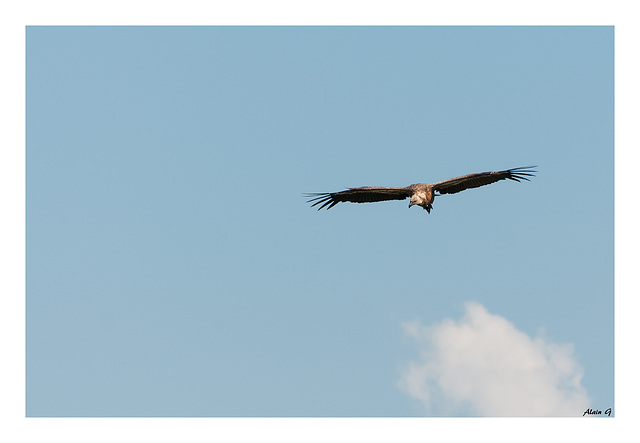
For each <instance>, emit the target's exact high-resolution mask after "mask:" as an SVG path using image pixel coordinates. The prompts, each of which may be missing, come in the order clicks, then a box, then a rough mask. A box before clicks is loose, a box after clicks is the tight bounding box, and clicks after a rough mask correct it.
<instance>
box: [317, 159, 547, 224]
mask: <svg viewBox="0 0 640 443" xmlns="http://www.w3.org/2000/svg"><path fill="white" fill-rule="evenodd" d="M535 167H536V166H524V167H521V168H513V169H507V170H505V171H498V172H476V173H474V174H467V175H463V176H461V177H455V178H450V179H448V180H443V181H441V182H438V183H416V184H414V185H409V186H406V187H404V188H392V187H386V186H362V187H360V188H347V190H346V191H340V192H324V193H312V194H306V196H307V197H311V198H310V199H309V200H307V203H311V202H313V204H312V205H311V206H312V207H313V206H316V205H320V207H318V211H319V210H320V209H322V208H324V207H326V208H327V209H331V208H333V207H334V206H335V205H337V204H338V203H340V202H352V203H371V202H380V201H386V200H404V199H406V198H410V201H409V207H411V206H413V205H418V206H422V207H423V208H424V209H425V210H426V211H427V212H428V213H431V209H432V203H433V200H434V199H435V197H436V196H438V195H444V194H456V193H458V192H460V191H464V190H465V189H471V188H479V187H480V186H484V185H489V184H491V183H495V182H497V181H500V180H505V179H509V180H513V181H517V182H520V180H526V181H529V179H528V178H527V177H533V176H535V172H536V171H534V170H533V169H531V168H535Z"/></svg>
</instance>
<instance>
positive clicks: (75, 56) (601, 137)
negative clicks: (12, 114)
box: [26, 27, 615, 416]
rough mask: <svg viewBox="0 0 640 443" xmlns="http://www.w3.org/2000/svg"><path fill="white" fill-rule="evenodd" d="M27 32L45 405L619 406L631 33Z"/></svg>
mask: <svg viewBox="0 0 640 443" xmlns="http://www.w3.org/2000/svg"><path fill="white" fill-rule="evenodd" d="M26 37H27V38H26V49H27V52H26V54H27V63H26V74H27V76H26V85H27V94H26V106H27V114H26V116H27V131H26V137H27V149H26V162H27V182H26V183H27V188H26V189H27V194H26V195H27V203H26V209H27V212H26V216H27V226H26V233H27V243H26V254H27V262H26V263H27V279H26V284H27V304H26V309H27V340H26V344H27V360H26V363H27V398H26V399H27V415H30V416H421V415H435V416H438V415H456V416H467V415H509V411H514V410H518V411H519V410H522V411H524V412H523V414H524V415H577V416H580V415H582V413H583V412H584V407H583V406H584V405H586V406H587V407H591V408H597V409H602V410H605V409H606V408H609V407H612V408H614V406H615V405H614V398H613V324H614V323H613V160H614V156H613V28H611V27H577V28H576V27H574V28H547V27H535V28H519V27H507V28H483V27H474V28H448V27H431V28H429V27H395V28H394V27H390V28H375V27H365V28H332V27H325V28H304V27H297V28H295V27H294V28H234V27H222V28H209V27H188V28H187V27H185V28H160V27H157V28H156V27H147V28H93V27H85V28H48V27H31V28H28V29H27V35H26ZM527 165H538V168H537V170H538V171H539V172H538V174H537V177H535V179H533V180H532V181H531V182H530V183H522V184H518V183H513V182H500V183H497V184H494V185H491V186H488V187H483V188H480V189H474V190H469V191H465V192H463V193H461V194H456V195H449V196H442V197H439V198H436V201H435V203H434V209H433V210H432V212H431V214H429V215H428V214H427V213H426V212H425V211H423V210H422V209H421V208H418V207H414V208H411V209H407V205H408V202H397V201H396V202H385V203H378V204H369V205H355V204H340V205H338V206H336V207H335V208H333V209H331V210H330V211H321V212H317V211H315V210H314V209H312V208H310V207H309V205H308V204H306V203H305V199H304V198H303V197H302V194H303V193H305V192H328V191H338V190H341V189H343V188H344V187H346V186H363V185H381V186H405V185H408V184H410V183H417V182H435V181H439V180H443V179H445V178H449V177H454V176H457V175H462V174H466V173H470V172H479V171H487V170H499V169H506V168H510V167H517V166H527ZM594 177H595V178H596V179H597V181H598V184H599V186H597V187H587V186H586V185H587V183H586V181H587V180H591V179H592V178H594ZM496 330H498V331H500V332H499V337H501V338H506V339H505V340H500V342H499V343H496V341H494V340H492V337H495V336H494V335H492V333H491V331H496ZM487 331H489V332H487ZM445 332H446V333H445ZM467 333H468V334H470V335H464V334H467ZM443 337H448V339H447V340H444V339H443ZM461 337H462V338H465V337H466V338H469V337H471V339H470V343H474V349H481V350H486V352H478V353H476V354H475V356H474V355H472V357H473V358H464V359H462V358H460V357H461V356H463V355H464V356H465V357H466V356H469V355H470V352H469V349H468V348H464V347H463V348H461V349H460V351H459V352H453V353H450V352H447V351H451V350H452V349H454V350H455V349H458V348H457V347H456V344H458V343H460V340H461ZM510 338H513V340H511V339H510ZM515 350H517V353H516V352H515ZM520 352H522V354H519V353H520ZM451 354H453V358H452V357H451ZM488 355H490V356H492V357H491V358H488V357H487V356H488ZM514 355H519V356H522V358H516V359H513V358H512V357H513V356H514ZM507 357H510V358H507ZM505 358H507V363H505ZM525 360H526V361H532V362H535V364H533V367H534V368H536V369H535V370H533V371H531V370H529V369H530V368H529V367H528V366H527V367H525V368H523V366H522V365H521V364H520V363H519V362H522V361H525ZM496 362H497V363H496ZM493 365H495V366H493ZM525 366H526V365H525ZM434 368H437V369H434ZM477 368H485V369H486V371H485V372H482V373H480V372H478V369H477ZM495 368H500V369H501V370H504V371H505V372H504V376H503V377H498V378H497V379H495V378H494V379H490V378H483V377H486V376H487V374H488V373H495V371H494V369H495ZM527 368H529V369H527ZM438 371H442V372H438ZM438 374H454V378H453V380H452V381H451V382H450V383H448V384H447V383H444V384H443V383H442V382H439V381H438V380H442V377H440V378H438V377H437V376H438ZM507 379H509V380H513V379H515V380H516V383H515V384H514V385H508V384H506V380H507ZM469 380H479V382H478V383H479V384H478V385H476V386H470V387H469V389H468V390H466V391H465V392H460V391H459V390H456V389H452V388H451V386H460V385H463V384H464V383H466V382H468V381H469ZM501 380H503V381H505V385H501ZM540 380H546V381H547V382H546V383H547V384H545V385H544V386H542V387H541V388H540V389H537V390H536V391H539V392H542V393H544V396H541V397H539V398H538V397H535V398H533V399H531V401H529V400H527V401H525V402H524V403H525V405H522V403H523V400H522V398H523V396H524V398H527V397H526V395H527V394H526V393H527V391H526V389H527V388H528V387H531V386H539V385H538V383H541V381H540ZM486 386H495V388H492V389H487V388H486ZM514 386H515V387H514ZM480 388H482V389H480ZM507 388H508V389H507ZM520 388H523V389H525V391H523V392H524V393H523V395H522V396H515V397H516V398H512V397H513V396H503V393H504V392H505V391H506V390H511V391H513V389H520ZM529 395H531V396H536V395H538V394H537V393H536V392H534V393H529ZM540 395H542V394H540ZM534 400H536V401H540V403H541V404H543V406H541V407H538V408H534V407H533V406H532V404H533V403H535V401H534ZM547 400H549V401H547ZM551 401H553V402H555V403H557V404H558V405H559V406H557V407H555V408H551V409H549V408H547V407H546V406H544V405H547V404H549V403H550V402H551ZM555 403H554V404H555ZM488 405H494V406H492V407H489V406H488ZM495 405H498V406H495ZM532 408H533V409H532ZM567 408H569V409H567ZM571 408H573V409H575V414H572V413H571V412H570V411H571V410H573V409H571Z"/></svg>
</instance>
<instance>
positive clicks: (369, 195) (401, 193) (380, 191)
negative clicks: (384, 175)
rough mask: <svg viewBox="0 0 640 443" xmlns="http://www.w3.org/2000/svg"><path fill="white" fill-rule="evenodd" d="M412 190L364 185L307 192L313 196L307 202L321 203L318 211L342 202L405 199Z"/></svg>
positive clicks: (309, 195)
mask: <svg viewBox="0 0 640 443" xmlns="http://www.w3.org/2000/svg"><path fill="white" fill-rule="evenodd" d="M411 193H412V191H411V190H410V189H409V188H408V187H407V188H391V187H381V186H363V187H360V188H348V189H347V190H346V191H341V192H325V193H313V194H306V196H307V197H312V198H310V199H309V200H307V203H311V202H314V203H313V204H312V205H311V206H312V207H313V206H316V205H321V206H320V207H319V208H318V211H319V210H320V209H322V208H324V207H327V209H331V208H332V207H334V206H335V205H337V204H338V203H340V202H352V203H371V202H381V201H385V200H404V199H405V198H408V197H411Z"/></svg>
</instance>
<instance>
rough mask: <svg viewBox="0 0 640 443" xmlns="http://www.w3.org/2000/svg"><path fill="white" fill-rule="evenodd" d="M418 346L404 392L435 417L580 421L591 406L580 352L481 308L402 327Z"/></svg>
mask: <svg viewBox="0 0 640 443" xmlns="http://www.w3.org/2000/svg"><path fill="white" fill-rule="evenodd" d="M403 328H404V331H405V333H406V334H407V335H408V336H410V337H412V338H414V339H415V340H417V342H418V344H419V348H420V361H418V362H411V363H409V364H408V365H407V367H406V368H405V370H404V372H403V375H402V378H401V380H400V381H399V385H400V387H401V388H402V389H403V390H405V391H406V392H407V393H408V394H409V395H411V396H412V397H414V398H416V399H418V400H420V401H421V402H422V403H423V404H424V405H425V407H426V410H427V412H428V413H429V414H431V415H460V414H465V415H467V414H468V415H478V416H494V417H496V416H581V415H582V413H583V412H584V411H585V410H586V409H587V408H588V406H589V398H588V396H587V392H586V390H585V389H584V388H583V387H582V385H581V384H580V382H581V379H582V373H583V370H582V368H581V367H580V366H579V365H578V363H577V362H576V360H575V358H574V356H573V346H572V345H570V344H567V345H557V344H554V343H551V342H549V341H548V340H545V339H543V338H541V337H535V338H531V337H529V336H528V335H527V334H525V333H524V332H522V331H519V330H518V329H516V327H515V326H514V325H513V324H512V323H510V322H509V321H508V320H506V319H505V318H503V317H500V316H499V315H493V314H490V313H489V312H487V310H486V309H485V308H484V307H483V306H482V305H480V304H477V303H467V304H466V306H465V314H464V316H463V317H462V319H460V320H459V321H454V320H452V319H445V320H444V321H442V322H441V323H439V324H437V325H434V326H429V327H425V326H423V325H421V324H420V323H419V322H417V321H413V322H407V323H403Z"/></svg>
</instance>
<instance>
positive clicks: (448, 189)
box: [431, 166, 536, 194]
mask: <svg viewBox="0 0 640 443" xmlns="http://www.w3.org/2000/svg"><path fill="white" fill-rule="evenodd" d="M531 168H535V166H524V167H521V168H513V169H507V170H505V171H498V172H477V173H475V174H467V175H463V176H461V177H456V178H450V179H448V180H443V181H441V182H438V183H433V184H432V185H431V186H432V188H433V190H434V191H437V192H438V193H439V194H455V193H457V192H460V191H464V190H465V189H471V188H479V187H480V186H484V185H489V184H491V183H495V182H497V181H500V180H505V179H509V180H515V181H517V182H519V181H520V180H526V181H529V179H528V178H527V177H533V176H534V175H535V172H536V171H534V170H533V169H531Z"/></svg>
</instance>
